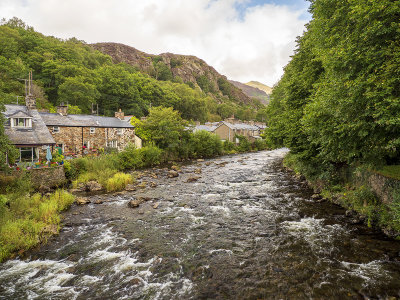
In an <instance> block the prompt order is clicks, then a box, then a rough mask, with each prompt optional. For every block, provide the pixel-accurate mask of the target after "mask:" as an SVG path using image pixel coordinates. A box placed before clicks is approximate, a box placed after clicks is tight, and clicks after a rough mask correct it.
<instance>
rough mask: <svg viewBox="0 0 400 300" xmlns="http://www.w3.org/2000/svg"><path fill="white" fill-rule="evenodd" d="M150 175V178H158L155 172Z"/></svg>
mask: <svg viewBox="0 0 400 300" xmlns="http://www.w3.org/2000/svg"><path fill="white" fill-rule="evenodd" d="M150 177H151V178H154V179H157V178H158V175H157V174H155V173H152V174H151V175H150Z"/></svg>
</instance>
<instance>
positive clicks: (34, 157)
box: [4, 104, 56, 162]
mask: <svg viewBox="0 0 400 300" xmlns="http://www.w3.org/2000/svg"><path fill="white" fill-rule="evenodd" d="M4 116H5V117H6V124H5V126H4V129H5V134H6V135H7V136H8V138H9V139H10V141H11V143H13V144H14V145H15V146H16V147H17V149H18V150H19V158H18V161H19V162H35V161H38V160H39V158H45V157H46V152H47V148H48V147H53V146H54V145H55V144H56V142H55V140H54V138H53V137H52V136H51V134H50V132H49V130H48V129H47V127H46V125H45V123H44V122H43V120H42V118H41V116H40V114H39V112H38V111H37V110H36V109H34V108H33V107H32V106H23V105H13V104H6V105H5V112H4Z"/></svg>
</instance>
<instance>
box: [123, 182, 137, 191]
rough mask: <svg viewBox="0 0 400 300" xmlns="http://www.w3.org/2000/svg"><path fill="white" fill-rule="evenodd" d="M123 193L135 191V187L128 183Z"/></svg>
mask: <svg viewBox="0 0 400 300" xmlns="http://www.w3.org/2000/svg"><path fill="white" fill-rule="evenodd" d="M125 191H128V192H133V191H136V186H135V185H134V184H132V183H129V184H127V185H126V187H125Z"/></svg>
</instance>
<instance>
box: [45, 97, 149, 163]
mask: <svg viewBox="0 0 400 300" xmlns="http://www.w3.org/2000/svg"><path fill="white" fill-rule="evenodd" d="M39 114H40V116H41V118H42V119H43V121H44V123H45V124H46V126H47V128H48V130H49V132H50V134H51V136H52V137H53V139H54V140H55V143H56V147H57V149H59V151H60V152H62V153H64V155H66V156H80V155H83V154H90V153H96V152H99V151H101V150H102V149H106V148H114V149H116V150H121V149H123V148H125V147H126V146H127V145H128V144H129V143H132V144H134V145H135V146H136V147H137V148H141V146H142V143H141V139H140V138H138V137H137V136H136V135H135V128H134V126H132V125H131V124H130V123H129V122H126V121H125V120H124V113H123V112H121V110H120V111H118V112H116V113H115V117H102V116H96V115H74V114H72V115H69V114H68V107H67V106H65V105H61V106H58V107H57V113H48V112H40V113H39Z"/></svg>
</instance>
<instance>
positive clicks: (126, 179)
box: [106, 172, 133, 192]
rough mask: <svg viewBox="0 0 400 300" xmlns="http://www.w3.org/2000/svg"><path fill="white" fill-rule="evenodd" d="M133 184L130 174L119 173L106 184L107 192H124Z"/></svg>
mask: <svg viewBox="0 0 400 300" xmlns="http://www.w3.org/2000/svg"><path fill="white" fill-rule="evenodd" d="M132 182H133V179H132V176H131V175H130V174H125V173H121V172H118V173H116V174H114V176H113V177H111V178H109V179H108V180H107V183H106V189H107V192H114V191H120V190H123V189H124V188H125V187H126V185H127V184H130V183H132Z"/></svg>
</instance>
